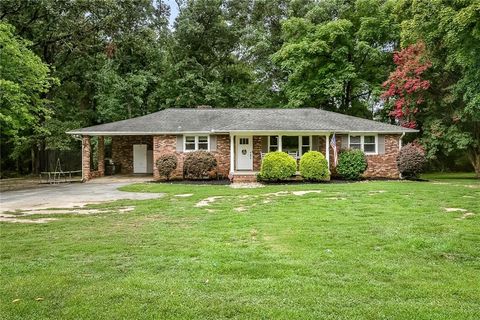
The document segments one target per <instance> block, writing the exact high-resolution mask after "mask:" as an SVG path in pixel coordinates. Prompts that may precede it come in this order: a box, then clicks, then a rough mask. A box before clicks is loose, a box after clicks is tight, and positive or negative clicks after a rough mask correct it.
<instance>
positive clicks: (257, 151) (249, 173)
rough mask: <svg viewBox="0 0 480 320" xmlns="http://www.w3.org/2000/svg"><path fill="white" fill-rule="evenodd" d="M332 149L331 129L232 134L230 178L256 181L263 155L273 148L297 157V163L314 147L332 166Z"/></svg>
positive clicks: (236, 180)
mask: <svg viewBox="0 0 480 320" xmlns="http://www.w3.org/2000/svg"><path fill="white" fill-rule="evenodd" d="M337 137H338V135H337ZM340 143H341V140H337V149H340ZM330 148H331V147H330V133H328V132H327V133H315V134H312V133H310V134H309V133H308V132H290V133H283V134H278V133H275V132H271V133H249V132H243V133H237V134H230V174H229V177H230V179H231V180H232V181H234V182H252V181H256V175H257V174H258V172H259V171H260V167H261V163H262V159H263V157H264V156H265V154H267V153H268V152H273V151H283V152H286V153H288V154H289V155H290V156H292V157H293V158H294V159H295V160H297V164H298V162H299V160H300V158H301V156H302V155H303V154H304V153H306V152H308V151H312V150H314V151H319V152H321V153H322V154H323V155H324V156H325V157H326V159H327V162H328V164H329V166H330V161H333V159H331V157H333V155H331V153H330ZM297 176H298V174H297Z"/></svg>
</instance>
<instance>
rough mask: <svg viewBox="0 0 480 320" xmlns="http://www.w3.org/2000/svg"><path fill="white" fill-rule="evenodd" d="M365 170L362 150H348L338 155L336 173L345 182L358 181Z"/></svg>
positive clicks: (365, 160)
mask: <svg viewBox="0 0 480 320" xmlns="http://www.w3.org/2000/svg"><path fill="white" fill-rule="evenodd" d="M365 170H367V158H366V157H365V153H363V151H362V150H358V149H348V150H344V151H342V152H341V153H340V154H339V155H338V164H337V168H336V171H337V173H338V174H339V175H340V176H341V177H342V178H344V179H346V180H358V179H360V177H361V176H362V174H363V173H364V172H365Z"/></svg>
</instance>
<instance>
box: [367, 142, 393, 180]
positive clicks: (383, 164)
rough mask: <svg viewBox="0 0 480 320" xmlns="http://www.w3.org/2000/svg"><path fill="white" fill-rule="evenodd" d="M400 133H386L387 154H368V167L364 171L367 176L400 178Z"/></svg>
mask: <svg viewBox="0 0 480 320" xmlns="http://www.w3.org/2000/svg"><path fill="white" fill-rule="evenodd" d="M399 141H400V135H398V134H395V135H393V134H387V135H385V154H379V155H371V156H367V161H368V168H367V171H365V173H364V177H366V178H390V179H398V178H399V174H400V173H399V172H398V168H397V162H396V158H397V154H398V151H399V149H398V147H399Z"/></svg>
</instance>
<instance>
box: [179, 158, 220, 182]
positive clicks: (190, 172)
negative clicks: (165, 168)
mask: <svg viewBox="0 0 480 320" xmlns="http://www.w3.org/2000/svg"><path fill="white" fill-rule="evenodd" d="M216 169H217V160H216V159H215V156H214V155H213V154H212V153H210V152H208V151H194V152H189V153H188V154H187V156H186V157H185V160H184V161H183V176H184V178H186V179H194V180H198V179H212V178H214V176H215V175H216Z"/></svg>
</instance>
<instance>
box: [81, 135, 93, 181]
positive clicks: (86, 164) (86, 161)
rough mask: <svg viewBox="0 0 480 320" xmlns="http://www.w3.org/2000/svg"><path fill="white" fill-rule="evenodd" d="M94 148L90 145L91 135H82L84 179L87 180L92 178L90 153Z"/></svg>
mask: <svg viewBox="0 0 480 320" xmlns="http://www.w3.org/2000/svg"><path fill="white" fill-rule="evenodd" d="M91 153H92V149H91V147H90V137H89V136H83V137H82V181H83V182H86V181H88V180H90V178H91V174H90V154H91Z"/></svg>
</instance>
